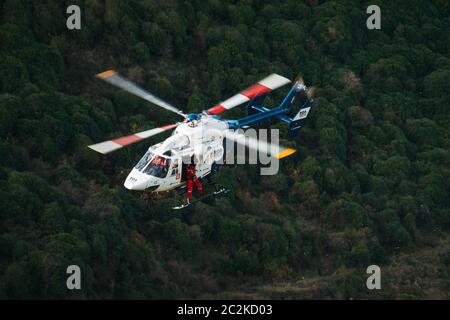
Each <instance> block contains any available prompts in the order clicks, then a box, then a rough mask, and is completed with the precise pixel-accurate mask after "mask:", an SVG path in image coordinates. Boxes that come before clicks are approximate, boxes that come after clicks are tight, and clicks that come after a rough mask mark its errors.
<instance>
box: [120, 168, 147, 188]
mask: <svg viewBox="0 0 450 320" xmlns="http://www.w3.org/2000/svg"><path fill="white" fill-rule="evenodd" d="M147 184H148V178H147V177H146V176H144V175H142V174H139V172H136V170H135V169H133V170H132V171H131V172H130V174H129V175H128V177H127V179H126V180H125V182H124V184H123V185H124V187H125V188H127V189H128V190H144V189H145V188H147Z"/></svg>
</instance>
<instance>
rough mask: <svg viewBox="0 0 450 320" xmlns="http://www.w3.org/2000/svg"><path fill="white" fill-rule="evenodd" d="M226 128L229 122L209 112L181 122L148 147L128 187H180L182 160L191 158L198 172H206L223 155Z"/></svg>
mask: <svg viewBox="0 0 450 320" xmlns="http://www.w3.org/2000/svg"><path fill="white" fill-rule="evenodd" d="M226 129H227V124H226V122H224V121H221V120H217V119H215V118H213V117H210V116H202V117H201V118H200V119H199V120H197V121H190V122H184V123H181V124H180V125H179V126H178V127H177V128H176V129H175V131H174V132H173V134H172V136H170V137H169V138H167V139H166V140H164V141H163V142H160V143H158V144H156V145H153V146H151V147H150V148H149V149H148V151H147V152H146V154H145V155H144V157H143V158H142V159H141V160H140V161H139V163H138V164H137V165H136V166H135V167H134V168H133V170H132V171H131V172H130V174H129V175H128V177H127V179H126V180H125V183H124V186H125V188H127V189H130V190H145V189H147V188H152V191H155V192H160V191H167V190H171V189H174V188H177V187H180V186H182V185H183V184H185V181H183V169H184V166H183V163H184V164H188V163H191V161H192V159H193V160H194V161H195V163H196V176H197V177H199V178H202V177H205V176H207V175H208V174H209V173H211V167H212V165H213V163H214V162H218V161H220V160H221V159H222V158H223V154H224V149H223V138H224V136H223V132H224V130H226Z"/></svg>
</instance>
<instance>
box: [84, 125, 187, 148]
mask: <svg viewBox="0 0 450 320" xmlns="http://www.w3.org/2000/svg"><path fill="white" fill-rule="evenodd" d="M178 125H179V123H173V124H169V125H166V126H163V127H160V128H154V129H150V130H146V131H141V132H138V133H135V134H131V135H129V136H124V137H121V138H117V139H113V140H108V141H103V142H100V143H96V144H92V145H90V146H88V147H89V148H91V149H92V150H94V151H97V152H100V153H102V154H107V153H109V152H112V151H116V150H117V149H120V148H123V147H125V146H128V145H130V144H132V143H135V142H138V141H141V140H144V139H147V138H149V137H151V136H154V135H155V134H158V133H162V132H164V131H167V130H170V129H172V128H175V127H176V126H178Z"/></svg>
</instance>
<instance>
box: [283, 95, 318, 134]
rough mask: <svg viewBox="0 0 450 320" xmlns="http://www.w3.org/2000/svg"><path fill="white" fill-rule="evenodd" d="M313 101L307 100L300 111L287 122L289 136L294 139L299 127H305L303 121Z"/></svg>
mask: <svg viewBox="0 0 450 320" xmlns="http://www.w3.org/2000/svg"><path fill="white" fill-rule="evenodd" d="M313 102H314V100H313V99H311V98H308V100H306V102H305V103H304V104H303V106H302V107H301V108H300V110H299V111H298V112H297V113H296V114H295V116H294V117H293V118H292V119H291V121H290V122H289V127H288V128H289V132H288V134H289V136H290V137H295V136H296V135H297V134H298V131H299V130H300V128H301V127H303V126H304V125H305V119H306V117H307V116H308V114H309V110H311V108H312V106H313Z"/></svg>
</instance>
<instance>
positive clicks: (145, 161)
mask: <svg viewBox="0 0 450 320" xmlns="http://www.w3.org/2000/svg"><path fill="white" fill-rule="evenodd" d="M169 166H170V158H166V157H164V156H160V155H156V154H154V153H153V152H151V151H150V150H148V151H147V152H146V153H145V154H144V156H143V157H142V159H141V160H139V162H138V164H137V165H136V166H135V168H136V169H137V170H139V171H140V172H143V173H145V174H148V175H151V176H154V177H157V178H165V177H166V176H167V172H168V171H169Z"/></svg>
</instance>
